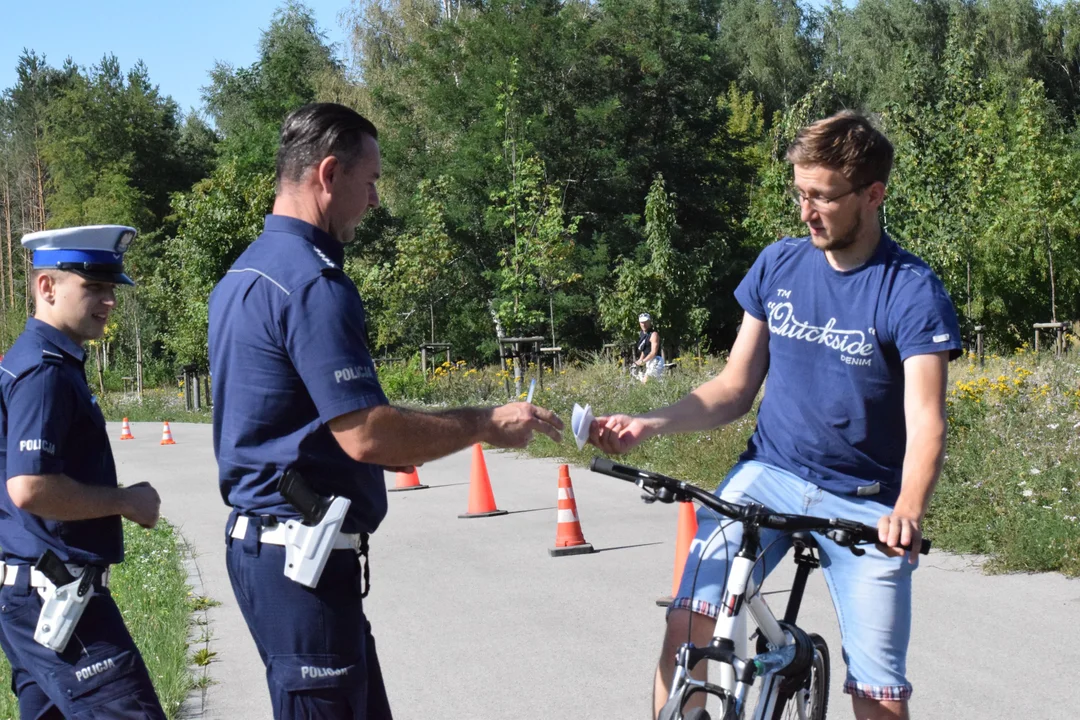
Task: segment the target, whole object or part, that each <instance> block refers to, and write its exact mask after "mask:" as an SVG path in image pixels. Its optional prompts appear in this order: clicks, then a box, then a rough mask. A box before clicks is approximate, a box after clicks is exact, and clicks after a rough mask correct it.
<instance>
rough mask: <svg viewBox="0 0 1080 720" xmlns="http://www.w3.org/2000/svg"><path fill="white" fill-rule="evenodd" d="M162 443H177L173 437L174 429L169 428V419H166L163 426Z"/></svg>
mask: <svg viewBox="0 0 1080 720" xmlns="http://www.w3.org/2000/svg"><path fill="white" fill-rule="evenodd" d="M161 444H162V445H175V444H176V441H175V440H173V439H172V430H170V429H169V421H168V420H166V421H165V425H164V426H163V427H162V428H161Z"/></svg>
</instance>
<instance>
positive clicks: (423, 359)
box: [420, 345, 427, 378]
mask: <svg viewBox="0 0 1080 720" xmlns="http://www.w3.org/2000/svg"><path fill="white" fill-rule="evenodd" d="M420 372H421V373H423V375H424V377H425V378H426V377H427V345H421V346H420Z"/></svg>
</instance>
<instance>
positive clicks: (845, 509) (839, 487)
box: [590, 112, 960, 720]
mask: <svg viewBox="0 0 1080 720" xmlns="http://www.w3.org/2000/svg"><path fill="white" fill-rule="evenodd" d="M787 157H788V160H789V161H790V162H791V164H792V165H793V166H794V188H793V190H792V198H793V199H794V201H795V202H796V204H798V205H799V207H800V210H801V213H802V221H803V222H805V223H806V224H807V226H808V228H809V230H810V234H809V236H808V237H803V238H797V239H793V238H783V239H781V240H779V241H778V242H776V243H774V244H772V245H770V246H769V247H767V248H765V250H763V251H762V252H761V254H760V255H759V256H758V258H757V260H756V262H755V263H754V265H753V267H752V268H751V269H750V272H749V273H748V274H747V275H746V277H745V278H744V279H743V281H742V283H741V284H740V285H739V287H738V289H737V290H736V293H735V295H736V298H737V299H738V300H739V303H740V304H741V305H742V307H743V309H744V311H745V314H744V318H743V323H742V328H741V329H740V331H739V334H738V337H737V338H736V340H735V345H734V346H733V348H732V350H731V355H730V358H729V360H728V363H727V365H726V366H725V368H724V370H723V372H721V373H720V374H719V375H718V376H717V377H716V378H714V379H712V380H710V381H709V382H707V383H705V384H704V385H702V386H701V387H699V388H697V389H696V390H694V391H693V392H691V393H690V394H689V395H687V396H686V397H684V398H683V399H681V400H680V401H679V402H677V403H675V404H674V405H671V406H668V407H665V408H660V409H658V410H654V411H652V412H649V413H646V414H644V415H639V416H636V417H631V416H628V415H611V416H608V417H601V418H599V419H598V420H597V421H596V422H595V423H594V424H593V426H592V428H591V432H590V441H591V442H592V443H593V444H594V445H596V446H597V447H598V448H600V449H601V450H604V451H605V452H609V453H624V452H627V451H628V450H630V449H631V448H633V447H634V446H636V445H638V444H639V443H641V442H642V441H644V440H646V439H648V438H651V437H654V436H656V435H662V434H669V433H677V432H696V431H701V430H707V429H711V428H715V427H718V426H720V425H724V424H726V423H729V422H732V421H733V420H735V419H737V418H739V417H741V416H742V415H744V414H745V413H747V412H749V411H750V409H751V407H752V405H753V402H754V399H755V397H756V396H757V393H758V390H759V389H760V388H761V385H762V383H763V382H764V380H765V377H766V374H767V375H768V378H769V381H768V385H767V388H766V390H765V394H764V398H763V400H762V402H761V407H760V409H759V411H758V418H757V428H756V430H755V432H754V434H753V436H752V437H751V439H750V441H749V443H748V447H747V450H746V452H745V453H743V455H742V458H741V460H740V462H739V464H737V465H736V466H735V468H734V469H732V471H731V473H730V474H729V475H728V476H727V478H726V479H725V481H724V483H723V484H722V485H721V486H720V489H719V490H718V492H720V493H721V495H722V496H723V497H724V498H725V499H727V500H730V501H732V502H742V503H745V502H750V501H755V502H758V503H761V504H763V505H766V506H767V507H769V508H771V509H772V510H774V511H777V512H791V513H803V514H810V515H820V516H822V517H841V518H846V519H850V520H857V521H860V522H863V523H866V524H868V525H876V526H877V527H878V529H879V533H880V540H881V544H882V545H881V546H879V547H872V548H868V549H867V552H866V555H865V556H863V557H855V556H854V555H852V553H851V552H850V551H849V550H846V549H843V548H840V547H837V546H836V545H835V544H833V543H832V542H831V541H830V540H828V539H826V538H824V537H819V538H818V541H819V543H820V546H821V555H822V566H823V569H824V572H825V577H826V580H827V582H828V585H829V590H830V593H831V594H832V598H833V603H834V605H835V607H836V611H837V617H838V618H839V621H840V629H841V633H842V635H843V642H844V653H845V658H846V660H847V664H848V671H847V681H846V682H845V685H844V690H845V692H847V693H849V694H851V695H852V700H853V705H854V711H855V716H856V718H857V719H858V720H879V719H885V718H888V719H889V720H902V719H906V718H908V717H909V716H908V710H907V699H908V697H909V696H910V694H911V684H910V683H909V682H908V681H907V678H906V676H905V665H906V656H907V646H908V639H909V636H910V630H911V573H912V572H913V570H914V569H915V567H916V558H917V557H918V549H919V545H920V542H921V537H922V534H921V530H920V528H921V525H922V519H923V516H924V515H925V513H926V509H927V506H928V504H929V502H930V496H931V494H932V492H933V489H934V486H935V484H936V482H937V479H938V476H939V474H940V472H941V465H942V460H943V457H944V453H945V428H946V415H945V386H946V376H947V364H948V361H949V360H950V359H952V358H954V357H956V356H957V355H958V354H959V350H960V337H959V329H958V326H957V320H956V312H955V310H954V308H953V305H952V302H951V301H950V300H949V297H948V295H947V294H946V292H945V289H944V287H943V286H942V284H941V282H940V281H939V280H938V278H937V277H936V276H935V275H934V273H933V272H932V271H931V270H930V268H929V267H927V265H926V264H925V263H924V262H922V261H921V260H919V258H917V257H915V256H914V255H912V254H910V253H908V252H906V251H905V250H903V249H901V248H900V247H899V246H898V245H897V244H896V243H895V242H894V241H893V240H892V239H891V238H889V236H888V235H886V234H885V233H884V232H883V231H882V228H881V225H880V223H879V222H878V208H879V207H880V206H881V204H882V202H883V200H884V197H885V187H886V184H887V183H888V179H889V172H890V170H891V168H892V161H893V148H892V145H891V144H890V143H889V141H888V140H887V139H886V138H885V137H884V135H882V134H881V133H880V132H878V131H877V130H876V129H874V128H873V127H872V126H871V124H870V123H869V122H868V121H867V120H866V119H865V118H863V117H861V116H859V115H857V114H855V113H852V112H842V113H840V114H838V115H834V116H833V117H830V118H827V119H825V120H820V121H818V122H816V123H814V124H812V125H810V126H808V127H806V128H803V129H802V130H801V131H800V132H799V134H798V136H797V137H796V139H795V141H794V142H793V143H792V145H791V147H790V148H789V149H788V153H787ZM701 520H702V522H701V523H700V529H699V532H698V536H697V538H696V539H695V541H694V545H693V547H692V548H691V557H690V559H689V560H688V562H687V563H686V572H685V574H684V576H683V580H682V584H681V586H680V588H679V594H678V597H677V598H676V599H675V601H674V602H673V604H672V606H671V609H670V610H669V615H668V620H667V630H666V634H665V636H664V643H663V649H662V651H661V655H660V662H659V666H658V668H657V672H656V681H655V696H654V706H655V712H659V710H660V708H661V707H662V706H663V704H664V702H665V700H666V698H667V695H668V689H669V684H670V681H671V676H672V672H673V670H674V664H675V653H676V651H677V649H678V647H679V646H680V645H681V644H682V643H683V642H685V641H686V639H687V637H688V634H689V637H690V639H691V641H692V642H694V643H695V644H696V645H706V644H708V642H709V640H710V639H711V637H712V633H713V626H714V624H715V623H714V620H715V618H716V616H717V615H718V614H719V610H720V607H719V606H720V601H721V595H722V592H723V583H724V579H725V575H726V572H725V571H726V564H727V560H726V559H727V558H728V557H733V556H734V554H735V552H736V551H737V550H738V547H739V540H740V538H739V535H740V532H741V531H740V530H739V528H738V526H737V525H733V526H731V528H729V529H728V530H727V531H726V532H725V533H724V534H723V536H721V537H716V538H711V537H710V536H712V535H713V534H714V532H715V530H716V523H715V521H714V520H712V518H711V517H705V516H704V515H703V516H702V518H701ZM768 542H769V541H768V540H766V539H765V538H764V537H763V544H765V545H767V544H768ZM901 546H907V547H910V548H911V551H910V552H907V553H905V552H904V551H903V550H901V549H899V548H900V547H901ZM777 549H781V548H774V550H777ZM905 555H906V557H905ZM781 556H782V554H781ZM778 559H779V557H777V553H775V552H773V553H770V557H769V558H767V560H768V562H767V565H768V566H769V567H767V568H766V570H770V569H771V568H772V566H774V565H775V564H776V561H777V560H778ZM699 565H700V569H699ZM695 571H697V577H696V582H695ZM704 666H705V663H700V664H699V665H698V667H697V668H696V670H695V675H698V676H700V677H703V676H704V672H705V667H704ZM695 698H698V702H699V703H700V702H703V699H702V696H701V695H696V696H695ZM691 706H692V703H688V705H687V707H691Z"/></svg>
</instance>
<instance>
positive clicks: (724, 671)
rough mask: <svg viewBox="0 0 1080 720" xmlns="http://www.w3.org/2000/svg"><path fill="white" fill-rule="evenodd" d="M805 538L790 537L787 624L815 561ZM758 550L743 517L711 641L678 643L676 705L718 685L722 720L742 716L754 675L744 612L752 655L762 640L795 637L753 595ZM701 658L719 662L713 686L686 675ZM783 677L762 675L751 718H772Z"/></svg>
mask: <svg viewBox="0 0 1080 720" xmlns="http://www.w3.org/2000/svg"><path fill="white" fill-rule="evenodd" d="M804 538H805V536H803V535H802V534H801V533H798V534H796V538H795V540H794V542H793V544H794V546H795V563H796V564H797V565H798V569H797V571H796V573H795V581H794V583H793V584H792V588H791V594H790V596H789V598H788V605H787V610H786V611H785V613H784V622H785V623H789V624H791V625H794V624H795V621H796V619H797V617H798V612H799V606H800V605H801V604H802V597H803V592H804V590H805V589H806V581H807V578H808V577H809V575H810V571H811V570H812V569H814V568H815V567H818V566H819V562H818V560H817V558H815V557H814V554H813V552H812V551H809V552H808V550H809V548H811V547H812V544H811V543H810V542H807V541H806V540H805V539H804ZM760 552H761V540H760V535H759V530H758V528H757V526H755V525H753V524H752V523H750V522H744V523H743V539H742V544H741V546H740V548H739V551H738V553H736V555H735V558H734V559H733V560H732V562H731V568H730V571H729V573H728V581H727V585H726V586H725V588H724V597H723V601H722V603H721V609H720V615H719V617H717V619H716V629H715V631H714V633H713V640H712V642H711V643H710V645H709V647H708V648H693V647H692V646H691V645H690V644H686V645H683V646H682V648H680V650H679V658H678V662H677V664H676V667H675V675H674V677H673V678H672V683H671V692H670V694H669V696H668V701H669V702H670V701H671V700H673V699H675V698H679V701H678V702H679V703H680V705H681V703H682V702H683V701H684V700H685V698H686V697H688V696H689V695H691V694H693V693H694V692H705V693H706V694H718V693H716V690H720V691H722V694H723V695H724V698H725V708H724V710H725V714H724V718H725V720H726V719H727V718H735V719H736V720H742V718H743V714H744V711H745V706H746V700H747V696H748V694H749V691H750V688H751V687H753V684H754V680H755V679H756V678H755V674H754V671H753V664H752V658H748V657H747V655H748V651H747V624H746V614H747V612H749V614H750V616H751V617H753V619H754V623H755V624H756V625H757V628H758V630H759V632H760V634H761V637H760V638H759V640H758V647H757V654H761V653H763V652H766V650H767V647H766V645H768V646H771V647H772V648H773V649H778V648H781V647H784V646H786V645H790V644H792V643H793V642H795V640H794V638H793V637H792V636H791V634H790V633H788V632H786V631H785V630H784V628H783V627H782V626H781V624H780V622H778V621H777V619H776V616H775V615H773V612H772V610H771V609H770V608H769V606H768V604H767V603H766V602H765V599H764V598H763V597H762V596H761V595H759V594H757V588H758V586H757V583H756V582H755V581H754V578H753V569H754V565H755V563H756V561H757V560H758V557H759V554H760ZM747 598H749V600H747ZM701 660H714V661H718V662H719V663H720V679H719V682H718V683H716V684H715V685H713V684H712V683H709V682H708V681H703V680H697V679H695V678H694V677H692V676H691V675H690V673H689V669H690V668H692V667H693V666H694V665H695V664H696V663H697V662H700V661H701ZM782 680H783V678H782V677H779V676H777V675H775V674H772V675H766V676H764V679H763V683H762V688H761V695H760V697H759V700H758V703H757V707H756V709H755V711H754V715H753V720H768V719H769V718H772V717H773V714H774V710H775V706H776V702H777V701H778V699H779V689H780V682H781V681H782ZM728 704H733V707H731V708H729V707H728Z"/></svg>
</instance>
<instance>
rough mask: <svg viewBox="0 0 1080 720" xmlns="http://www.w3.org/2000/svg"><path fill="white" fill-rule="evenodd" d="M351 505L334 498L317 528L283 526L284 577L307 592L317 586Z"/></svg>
mask: <svg viewBox="0 0 1080 720" xmlns="http://www.w3.org/2000/svg"><path fill="white" fill-rule="evenodd" d="M351 504H352V501H351V500H349V499H348V498H344V497H336V498H334V500H333V502H331V503H330V507H329V509H327V511H326V514H325V515H324V516H323V519H322V520H321V521H320V522H319V524H318V525H304V524H303V523H301V522H300V521H298V520H287V521H286V522H285V577H287V578H289V579H290V580H294V581H296V582H298V583H300V584H301V585H304V586H306V587H309V588H313V587H315V586H316V585H318V584H319V578H320V577H322V572H323V568H325V567H326V560H327V558H329V557H330V553H331V552H332V551H333V550H334V546H335V544H336V543H337V539H338V535H339V534H340V533H341V525H342V523H344V522H345V513H347V512H348V511H349V505H351Z"/></svg>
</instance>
